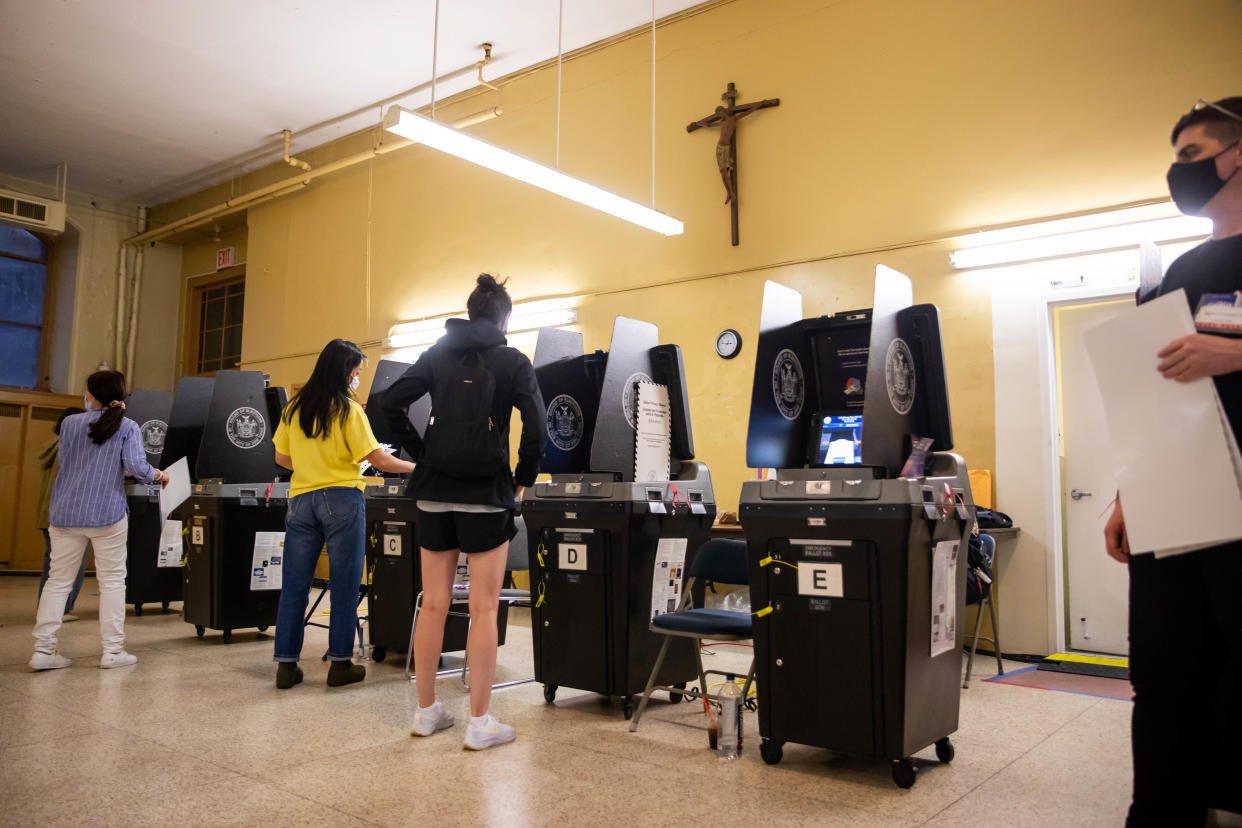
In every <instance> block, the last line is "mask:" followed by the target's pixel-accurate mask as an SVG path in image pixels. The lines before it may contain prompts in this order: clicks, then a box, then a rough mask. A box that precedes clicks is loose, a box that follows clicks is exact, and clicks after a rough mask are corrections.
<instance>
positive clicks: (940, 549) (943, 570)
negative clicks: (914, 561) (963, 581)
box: [931, 540, 961, 656]
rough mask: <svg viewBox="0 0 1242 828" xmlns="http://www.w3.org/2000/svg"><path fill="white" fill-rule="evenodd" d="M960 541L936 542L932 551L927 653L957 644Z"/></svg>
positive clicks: (934, 654)
mask: <svg viewBox="0 0 1242 828" xmlns="http://www.w3.org/2000/svg"><path fill="white" fill-rule="evenodd" d="M960 545H961V542H960V541H955V540H952V541H940V543H938V544H936V548H935V550H934V551H933V552H932V582H931V655H933V656H938V655H940V654H941V653H947V652H948V651H949V650H952V649H953V648H954V647H956V646H957V550H958V547H959V546H960Z"/></svg>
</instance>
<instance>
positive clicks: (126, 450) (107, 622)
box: [30, 371, 168, 670]
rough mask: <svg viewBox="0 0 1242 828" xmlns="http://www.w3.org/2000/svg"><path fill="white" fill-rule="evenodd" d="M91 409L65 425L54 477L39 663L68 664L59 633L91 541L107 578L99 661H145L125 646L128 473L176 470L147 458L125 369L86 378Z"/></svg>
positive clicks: (140, 475) (155, 477) (146, 479)
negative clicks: (128, 398) (129, 413)
mask: <svg viewBox="0 0 1242 828" xmlns="http://www.w3.org/2000/svg"><path fill="white" fill-rule="evenodd" d="M84 402H85V405H86V413H85V414H75V415H74V416H72V417H67V418H65V421H64V422H63V423H61V426H60V473H59V474H57V475H56V482H55V483H54V484H52V501H51V505H50V508H49V514H48V517H49V519H50V522H51V526H50V527H49V529H48V534H49V535H50V536H51V541H52V562H51V565H50V567H49V573H48V579H47V585H46V586H45V587H44V588H43V596H42V597H41V598H40V599H39V615H38V618H37V619H36V621H35V627H34V638H35V650H34V655H33V656H31V658H30V667H31V669H33V670H55V669H56V668H58V667H68V666H69V659H67V658H65V657H64V656H62V655H61V654H60V653H59V652H57V649H56V645H57V633H58V632H59V631H60V625H61V616H62V615H63V614H64V611H65V600H66V599H67V598H68V595H69V590H70V589H71V588H72V587H73V578H74V575H75V574H76V573H77V571H78V565H79V564H80V563H81V561H82V556H83V555H84V554H86V545H87V543H88V542H89V543H90V544H91V545H92V546H93V547H94V549H95V576H96V578H98V580H99V635H100V638H101V639H103V656H102V657H101V658H100V660H99V666H100V667H104V668H108V667H124V666H126V665H128V664H133V663H135V662H136V661H138V657H137V656H133V655H130V654H129V653H127V652H125V541H126V539H127V538H128V537H129V505H128V504H127V503H126V500H125V475H126V473H128V474H129V475H130V476H131V477H133V478H134V479H135V480H138V481H140V482H142V483H154V482H156V481H158V482H159V483H160V484H161V485H167V484H168V473H167V472H163V471H160V470H159V469H154V468H152V467H151V465H150V464H149V463H147V458H146V453H145V452H144V451H143V448H142V434H141V433H140V432H139V430H138V424H137V423H135V422H134V421H133V420H128V419H126V418H125V375H124V374H122V373H120V372H119V371H96V372H95V373H93V374H91V375H90V376H89V377H87V379H86V397H85V399H84Z"/></svg>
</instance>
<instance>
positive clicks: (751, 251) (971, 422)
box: [155, 0, 1242, 626]
mask: <svg viewBox="0 0 1242 828" xmlns="http://www.w3.org/2000/svg"><path fill="white" fill-rule="evenodd" d="M1192 11H1193V13H1192ZM1240 31H1242V5H1239V4H1238V3H1237V2H1235V0H1196V2H1195V3H1194V4H1193V9H1190V8H1188V7H1186V6H1185V5H1181V6H1179V5H1176V4H1169V3H1167V2H1163V0H1092V2H1089V3H1084V2H1081V0H1037V1H1036V2H1026V3H1014V2H1006V0H991V1H990V2H988V1H986V0H944V2H939V3H926V2H922V0H868V2H853V3H830V2H824V1H823V0H735V2H731V3H724V4H721V5H717V6H715V7H712V8H710V9H708V10H706V11H705V12H703V13H701V14H697V15H692V16H688V17H686V18H684V19H679V20H677V21H675V22H672V23H670V24H668V25H664V26H661V27H660V30H659V37H658V64H657V70H656V71H657V81H658V93H657V101H656V132H657V146H656V158H655V160H656V198H655V203H656V206H657V207H658V208H659V209H662V210H664V211H666V212H668V213H670V214H672V215H674V216H677V217H678V218H680V219H682V220H683V221H685V224H686V233H685V235H683V236H680V237H674V238H664V237H662V236H659V235H658V234H654V233H651V232H649V231H646V230H642V229H639V228H636V227H632V226H630V225H628V224H625V223H623V222H621V221H619V220H617V219H614V218H611V217H609V216H605V215H603V214H599V213H596V212H594V211H591V210H589V209H586V208H583V207H580V206H578V205H575V204H572V203H569V202H566V201H563V200H561V199H559V198H557V197H555V196H552V195H549V194H546V193H543V192H540V191H537V190H534V189H532V188H530V187H528V186H526V185H523V184H520V183H517V182H514V181H511V180H509V179H506V178H503V177H501V176H499V175H497V174H495V173H492V172H489V171H486V170H482V169H479V168H476V167H473V166H471V165H469V164H466V163H464V162H461V161H458V160H456V159H452V158H448V157H446V156H443V155H440V154H438V153H436V152H434V151H431V150H428V149H426V148H423V147H417V146H415V147H411V148H408V149H402V150H398V151H395V152H392V153H390V154H387V155H384V156H382V157H379V158H376V159H375V160H372V161H369V162H366V163H363V164H360V165H358V166H356V167H353V168H350V169H349V170H346V171H344V172H341V173H338V174H335V175H332V176H327V177H325V178H322V179H319V180H318V181H316V182H315V183H313V184H311V185H310V186H309V187H307V188H306V189H305V190H304V191H302V192H299V193H298V194H296V195H292V196H288V197H285V198H282V199H278V200H276V201H272V202H268V203H266V204H263V205H261V206H259V207H256V208H253V209H251V210H250V211H249V214H248V217H247V219H248V233H247V235H246V240H245V241H246V247H245V249H246V257H245V258H247V260H248V265H247V297H246V321H245V335H244V343H243V364H244V366H245V367H250V368H257V369H262V370H265V371H269V372H270V373H271V374H272V379H273V381H274V382H276V383H279V384H291V383H294V382H301V381H302V380H303V379H304V378H305V377H306V376H307V374H308V373H309V371H310V368H311V366H312V364H313V361H314V355H315V354H316V353H317V352H318V350H319V349H320V348H321V347H322V345H323V344H324V343H325V342H326V341H327V340H328V339H330V338H332V337H334V336H341V337H346V338H350V339H353V340H355V341H358V342H360V343H362V344H364V345H366V346H367V351H368V355H369V356H370V357H372V359H374V358H376V357H378V356H380V355H382V351H381V349H380V348H378V347H377V346H376V343H378V342H380V341H381V340H382V339H383V337H384V336H385V334H386V333H387V330H388V328H389V327H390V326H391V325H392V324H394V323H396V322H399V321H402V320H408V319H412V318H418V317H425V316H434V315H439V314H443V313H448V312H453V311H458V310H460V309H461V308H462V307H463V305H464V299H465V295H466V293H467V292H468V290H469V289H470V287H471V285H472V282H473V278H474V276H475V275H476V274H477V273H479V272H480V271H483V270H487V271H491V272H496V273H499V274H501V275H505V276H508V277H510V278H511V279H512V282H511V290H512V292H513V295H514V297H515V299H518V300H522V299H526V298H533V297H538V296H546V295H560V294H583V295H586V297H587V298H586V299H584V300H583V302H582V305H581V317H580V325H579V329H580V330H582V331H583V333H584V335H585V339H586V344H587V347H588V348H597V347H598V348H606V347H607V344H608V340H609V335H610V331H611V324H612V318H613V316H615V315H617V314H626V315H630V316H634V317H637V318H639V319H644V320H647V321H650V322H654V323H656V324H657V325H659V326H660V332H661V339H662V340H663V341H666V342H668V341H671V342H677V343H678V344H680V345H681V346H682V347H683V349H684V351H685V354H686V361H687V366H688V371H689V385H690V392H691V396H692V402H691V405H692V409H693V414H694V425H695V437H696V443H697V447H698V450H699V452H698V453H699V456H700V457H701V458H702V459H704V460H706V461H707V462H708V463H709V464H710V465H711V466H712V469H713V474H714V477H715V479H716V482H717V489H718V497H719V500H720V503H721V507H722V508H731V507H732V506H733V505H734V504H736V499H737V495H738V491H739V487H740V483H741V481H742V480H743V479H745V478H746V477H747V476H748V475H749V474H750V472H748V471H746V470H745V469H744V468H743V467H742V466H743V448H742V444H743V440H744V434H745V427H746V415H747V410H748V403H749V387H750V380H751V372H752V370H753V355H754V344H755V339H756V337H755V328H756V325H757V316H758V303H759V297H760V295H761V291H762V284H763V281H764V280H765V279H769V278H771V279H774V280H777V281H780V282H783V283H785V284H788V285H790V286H792V287H795V288H797V289H799V290H801V291H802V292H803V295H804V303H805V308H806V312H807V313H817V312H827V311H833V310H843V309H848V308H853V307H860V306H866V305H867V304H868V298H869V292H870V285H871V274H872V273H873V271H874V266H875V264H876V263H879V262H883V263H885V264H889V265H891V266H893V267H896V268H898V269H899V270H903V271H905V272H907V273H908V274H909V275H910V276H911V277H913V279H914V284H915V287H914V293H915V299H916V301H930V302H934V303H936V304H938V305H939V306H940V310H941V314H942V320H943V326H944V339H945V349H946V354H947V357H948V361H949V375H950V377H949V378H950V384H951V387H950V392H951V403H952V406H953V413H954V425H955V430H956V434H957V440H958V448H959V450H960V451H961V452H962V453H963V454H964V455H965V456H966V458H967V460H968V462H969V463H971V464H972V465H975V466H978V467H982V468H992V467H994V463H995V456H996V445H995V425H996V424H995V416H994V380H993V370H994V362H993V355H992V317H991V297H990V288H991V286H990V282H989V281H988V280H989V279H990V278H991V277H990V276H987V275H986V274H980V273H975V274H969V273H968V274H961V273H955V272H953V271H952V270H951V268H950V266H949V263H948V255H947V254H948V251H949V250H950V249H951V245H950V244H949V243H947V242H945V241H937V240H940V239H945V238H946V237H949V236H952V235H954V234H956V233H959V232H961V231H965V230H969V229H973V228H977V227H981V226H986V225H994V224H1002V223H1011V222H1019V221H1026V220H1032V219H1036V218H1040V217H1044V216H1050V215H1056V214H1062V213H1068V212H1074V211H1081V210H1090V209H1098V208H1103V207H1107V206H1111V205H1117V204H1123V203H1128V202H1132V201H1138V200H1144V199H1152V198H1164V197H1165V196H1166V195H1167V193H1166V190H1165V185H1164V180H1163V176H1164V170H1165V168H1166V167H1167V164H1168V163H1169V160H1170V158H1169V148H1168V131H1169V127H1170V126H1171V124H1172V122H1173V121H1174V120H1175V119H1176V117H1177V116H1178V115H1179V114H1180V113H1181V112H1183V111H1185V110H1186V109H1187V108H1188V107H1189V106H1190V104H1191V103H1192V102H1193V101H1194V100H1195V99H1196V98H1198V97H1199V96H1204V97H1208V98H1215V97H1222V96H1225V95H1228V94H1236V93H1237V92H1238V90H1237V88H1236V84H1237V79H1238V78H1239V77H1242V50H1239V49H1238V48H1237V39H1238V34H1239V32H1240ZM649 56H650V44H649V41H648V40H647V39H646V37H645V36H639V37H635V38H632V39H628V40H622V41H621V42H618V43H615V44H613V45H610V46H608V47H606V48H602V49H598V50H588V51H586V52H585V53H584V54H582V55H580V56H578V57H576V58H575V59H572V60H569V61H567V62H566V63H565V66H564V99H563V116H562V124H561V168H562V169H563V170H565V171H566V172H569V173H571V174H573V175H577V176H580V177H582V178H585V179H587V180H589V181H592V182H593V183H596V184H599V185H601V186H604V187H607V188H610V189H612V190H615V191H616V192H618V193H620V194H622V195H626V196H629V197H631V198H634V199H637V200H639V201H644V202H645V201H647V200H648V199H649V198H650V186H651V179H650V176H651V167H650V161H651V159H650V140H651V134H650V129H651V98H650V71H651V65H650V60H649ZM728 81H733V82H735V83H736V84H737V85H738V89H739V91H740V92H741V95H742V100H744V101H748V100H755V99H758V98H768V97H779V98H780V99H781V105H780V107H779V108H775V109H769V110H765V111H763V112H761V113H759V114H757V115H754V116H752V117H750V118H748V119H747V120H746V121H744V122H743V124H742V127H741V129H740V131H739V141H738V144H739V167H740V179H741V181H740V191H741V241H742V243H741V246H739V247H732V246H730V245H729V242H728V211H727V208H725V207H724V206H723V204H722V201H723V192H722V189H721V187H720V184H719V178H718V175H717V172H716V168H715V159H714V149H713V145H714V141H715V133H714V131H700V132H696V133H693V134H687V133H686V132H685V125H686V124H687V123H688V122H690V121H692V120H695V119H697V118H700V117H702V116H704V115H706V114H708V113H709V112H710V111H711V109H712V108H713V107H714V106H715V105H716V103H717V102H718V100H719V95H720V93H721V91H722V90H723V88H724V86H725V84H726V83H727V82H728ZM555 91H556V74H555V70H554V69H552V68H545V69H542V70H540V71H536V72H533V73H525V74H521V75H519V76H517V77H516V78H515V79H513V80H511V81H510V82H507V83H503V86H502V91H501V92H499V93H496V92H491V91H486V90H484V91H483V92H481V93H479V94H476V95H469V96H464V97H463V98H460V99H458V100H456V101H453V102H450V103H449V104H447V105H445V106H443V107H442V108H441V110H440V113H439V115H440V117H442V118H443V119H445V120H452V119H453V118H455V117H460V116H462V115H464V114H468V113H471V112H475V111H478V110H480V109H482V108H484V107H487V106H494V105H497V104H499V105H501V106H503V108H504V115H503V116H502V117H501V118H499V119H497V120H494V121H490V122H487V123H484V124H480V125H478V126H476V127H472V128H470V131H471V132H472V133H473V134H476V135H478V136H480V137H482V138H484V139H486V140H489V141H492V142H494V143H497V144H499V145H501V146H504V147H507V148H510V149H513V150H515V151H517V152H520V153H523V154H525V155H527V156H529V157H532V158H534V159H536V160H540V161H544V162H548V163H550V162H551V161H552V157H553V148H554V125H555V117H556V98H555ZM374 139H375V136H374V135H373V134H370V133H368V134H359V135H355V136H351V137H349V138H346V139H343V140H341V141H339V142H336V143H335V144H333V145H330V146H327V147H323V148H320V149H318V150H314V151H311V152H309V153H303V154H301V155H303V157H305V158H306V159H307V160H309V161H310V162H311V163H312V164H313V165H322V164H323V163H324V162H325V161H327V160H330V159H334V158H338V157H341V156H342V155H344V154H347V153H349V152H357V151H360V150H365V149H368V148H370V147H371V146H372V143H373V141H374ZM288 175H289V173H288V172H286V171H285V170H284V169H282V168H278V167H272V168H268V169H266V170H263V171H260V172H258V173H255V174H253V175H251V176H247V177H245V178H244V179H243V180H242V181H241V182H240V184H239V185H236V186H239V187H240V188H242V189H247V188H250V187H254V186H257V185H259V184H263V183H270V182H271V181H273V180H278V179H279V178H281V177H287V176H288ZM223 193H224V190H221V189H218V190H217V191H213V192H209V193H203V194H200V195H199V196H197V197H195V198H193V199H187V200H185V201H183V202H181V203H178V204H174V205H167V206H166V207H165V208H163V209H161V210H158V211H156V214H155V220H156V222H157V223H158V221H160V220H167V219H169V218H172V217H175V216H180V215H186V214H188V213H191V212H193V211H194V210H195V209H200V208H201V207H203V206H205V205H206V204H208V203H211V202H212V201H213V200H214V201H220V200H223V195H222V194H223ZM218 196H219V197H218ZM212 250H213V251H214V247H213V248H212ZM859 251H870V252H863V253H859ZM879 251H887V252H879ZM853 253H858V255H850V254H853ZM196 255H197V254H195V255H191V253H190V251H187V255H186V259H187V264H186V265H185V266H184V267H183V272H184V273H185V274H187V275H189V274H190V273H192V272H195V270H194V267H195V265H192V264H191V262H192V261H196V260H197V258H196ZM198 272H201V271H198ZM725 327H734V328H737V329H738V330H739V331H741V332H742V335H743V338H744V340H745V343H746V345H745V347H746V350H745V352H744V355H743V356H742V357H739V358H738V359H736V360H733V361H731V362H724V361H721V360H719V359H718V358H716V357H715V356H714V355H713V353H712V344H713V339H714V336H715V334H716V333H717V332H718V331H719V330H721V329H722V328H725ZM1032 381H1034V380H1032ZM364 390H365V389H364ZM1000 506H1001V508H1005V504H1003V503H1001V504H1000ZM1011 589H1013V587H1011ZM1041 600H1042V599H1041ZM1035 621H1036V626H1040V625H1042V624H1043V619H1042V618H1041V619H1036V620H1035Z"/></svg>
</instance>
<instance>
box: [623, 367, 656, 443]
mask: <svg viewBox="0 0 1242 828" xmlns="http://www.w3.org/2000/svg"><path fill="white" fill-rule="evenodd" d="M654 381H655V380H653V379H652V378H651V377H649V376H647V375H646V374H644V373H643V372H642V371H635V372H634V373H633V374H630V376H629V378H628V379H626V381H625V389H624V390H623V391H622V392H621V410H622V411H624V412H625V421H626V422H627V423H629V424H630V428H632V429H635V430H637V429H638V388H637V386H638V383H640V382H654Z"/></svg>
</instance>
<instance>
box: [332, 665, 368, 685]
mask: <svg viewBox="0 0 1242 828" xmlns="http://www.w3.org/2000/svg"><path fill="white" fill-rule="evenodd" d="M366 674H367V668H366V667H363V666H362V665H361V664H354V663H353V662H352V661H334V662H332V666H331V667H329V668H328V686H329V687H340V686H341V685H342V684H353V683H354V682H355V681H362V680H363V678H365V677H366Z"/></svg>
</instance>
